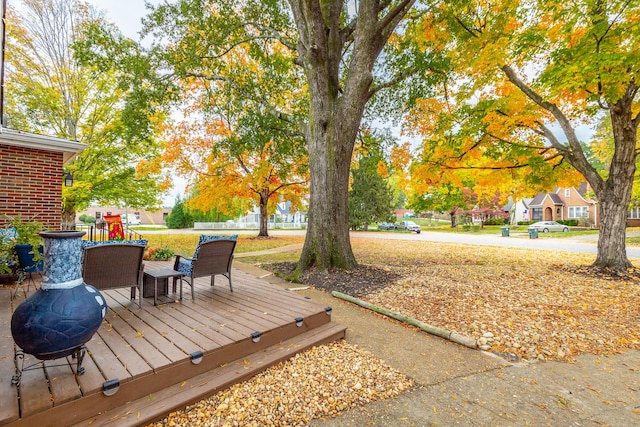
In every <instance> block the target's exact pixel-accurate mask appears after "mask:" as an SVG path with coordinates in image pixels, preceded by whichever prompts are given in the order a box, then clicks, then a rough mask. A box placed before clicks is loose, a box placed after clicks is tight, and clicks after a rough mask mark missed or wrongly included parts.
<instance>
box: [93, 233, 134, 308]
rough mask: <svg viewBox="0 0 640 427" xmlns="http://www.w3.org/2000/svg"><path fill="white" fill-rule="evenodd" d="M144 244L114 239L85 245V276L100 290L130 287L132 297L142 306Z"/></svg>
mask: <svg viewBox="0 0 640 427" xmlns="http://www.w3.org/2000/svg"><path fill="white" fill-rule="evenodd" d="M144 248H145V245H135V244H125V243H111V244H107V245H99V246H91V247H85V248H84V252H83V256H82V278H83V279H84V282H85V283H87V284H89V285H91V286H93V287H95V288H96V289H98V290H99V291H103V290H107V289H118V288H128V287H130V288H131V299H135V298H136V290H137V291H138V305H139V306H140V307H142V276H143V271H144V262H143V261H142V257H143V255H144Z"/></svg>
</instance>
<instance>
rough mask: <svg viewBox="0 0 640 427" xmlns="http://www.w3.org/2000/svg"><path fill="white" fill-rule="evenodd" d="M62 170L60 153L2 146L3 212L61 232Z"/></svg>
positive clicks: (0, 208) (0, 203)
mask: <svg viewBox="0 0 640 427" xmlns="http://www.w3.org/2000/svg"><path fill="white" fill-rule="evenodd" d="M62 167H63V153H61V152H53V151H45V150H38V149H33V148H25V147H19V146H12V145H0V213H3V214H6V215H9V216H17V215H20V216H22V217H23V218H25V219H31V218H33V219H34V220H35V221H40V222H42V223H43V224H44V225H45V227H47V228H48V229H50V230H58V229H60V221H61V208H62ZM5 224H6V220H4V218H1V217H0V226H4V225H5Z"/></svg>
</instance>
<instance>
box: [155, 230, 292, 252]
mask: <svg viewBox="0 0 640 427" xmlns="http://www.w3.org/2000/svg"><path fill="white" fill-rule="evenodd" d="M200 234H201V233H199V232H196V231H194V232H193V234H150V233H148V234H143V236H144V238H145V239H147V240H148V241H149V247H151V248H163V247H166V248H170V249H172V250H173V251H174V252H175V253H177V254H183V255H187V256H191V255H193V252H194V251H195V249H196V246H197V245H198V239H199V238H200ZM221 234H229V235H231V234H233V232H225V233H221ZM303 242H304V236H286V235H285V236H280V235H279V236H274V237H268V238H258V237H256V236H253V235H239V236H238V243H237V245H236V252H237V253H242V252H254V251H262V250H265V249H271V248H276V247H280V246H287V245H293V244H296V243H303Z"/></svg>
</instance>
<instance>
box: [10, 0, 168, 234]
mask: <svg viewBox="0 0 640 427" xmlns="http://www.w3.org/2000/svg"><path fill="white" fill-rule="evenodd" d="M23 6H24V7H23V8H21V9H20V10H19V11H18V10H16V9H9V10H8V12H9V13H8V17H7V30H8V34H7V45H6V60H7V67H6V81H7V84H6V101H7V104H6V110H5V111H6V114H7V116H8V125H9V126H11V127H14V128H17V129H20V130H25V131H32V132H36V133H41V134H47V135H53V136H57V137H60V138H64V139H70V140H77V141H79V142H82V143H84V144H87V148H86V149H85V150H84V151H82V152H81V153H80V154H79V155H78V156H77V157H76V158H75V159H74V160H73V161H72V162H71V163H70V164H68V165H67V166H66V168H67V169H68V171H69V172H71V173H72V174H73V176H74V185H73V187H63V192H62V195H63V204H64V205H63V222H75V213H76V211H78V210H81V209H84V208H85V207H86V206H88V204H89V202H91V201H92V200H95V201H97V202H99V203H105V204H112V203H114V204H119V205H124V206H131V207H136V208H141V207H147V208H148V207H154V206H157V205H159V203H160V201H159V196H160V194H161V186H160V185H159V182H160V173H159V171H158V170H154V169H151V168H148V167H147V164H146V163H144V159H145V158H147V157H149V158H150V157H153V156H154V155H155V154H156V153H157V145H156V143H155V140H154V139H153V137H152V136H151V135H148V134H143V133H142V130H141V127H140V123H136V124H133V123H131V122H127V120H129V119H130V117H128V113H127V111H126V106H125V105H124V104H123V101H122V100H123V97H124V95H125V94H126V88H124V87H123V85H122V80H121V76H120V75H118V74H117V73H114V72H113V71H105V70H98V69H96V68H94V67H91V66H88V65H83V64H81V63H80V61H79V60H78V59H77V58H76V57H75V56H74V45H75V44H76V43H79V42H81V41H83V39H84V37H86V33H85V30H86V29H87V28H88V27H89V26H90V25H91V24H95V23H100V25H103V26H108V24H107V23H106V22H105V21H104V19H103V18H102V17H101V16H100V14H99V13H98V12H96V11H95V10H94V9H92V8H91V7H90V6H89V5H88V4H87V3H86V2H82V1H78V0H25V1H23ZM141 161H142V162H141ZM60 179H61V181H62V175H61V176H60ZM61 185H62V182H61Z"/></svg>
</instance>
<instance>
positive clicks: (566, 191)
mask: <svg viewBox="0 0 640 427" xmlns="http://www.w3.org/2000/svg"><path fill="white" fill-rule="evenodd" d="M570 196H571V189H570V188H565V190H564V197H570Z"/></svg>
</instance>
